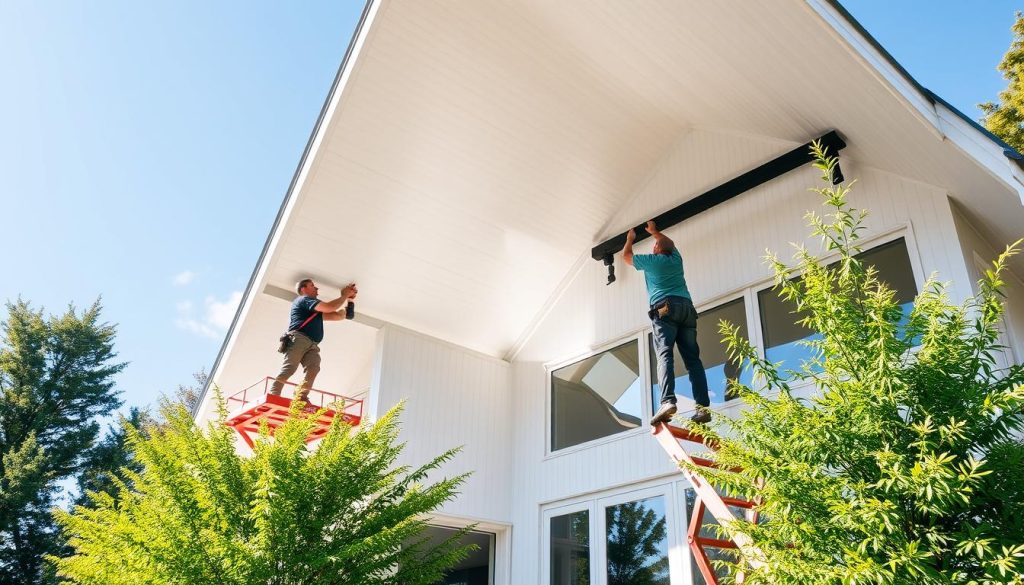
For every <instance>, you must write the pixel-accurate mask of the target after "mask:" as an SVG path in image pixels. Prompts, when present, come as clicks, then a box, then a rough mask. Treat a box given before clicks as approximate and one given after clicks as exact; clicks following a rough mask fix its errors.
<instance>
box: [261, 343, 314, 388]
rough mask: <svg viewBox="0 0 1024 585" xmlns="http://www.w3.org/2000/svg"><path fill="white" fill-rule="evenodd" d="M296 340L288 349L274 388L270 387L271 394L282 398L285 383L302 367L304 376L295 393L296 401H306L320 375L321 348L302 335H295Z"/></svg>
mask: <svg viewBox="0 0 1024 585" xmlns="http://www.w3.org/2000/svg"><path fill="white" fill-rule="evenodd" d="M294 338H295V341H293V342H292V345H291V347H289V348H288V352H287V353H285V354H284V363H283V364H281V371H280V372H279V373H278V374H277V377H276V380H275V381H274V384H273V386H271V387H270V393H271V394H274V395H275V396H280V395H281V390H282V389H283V388H284V383H285V382H287V381H288V378H291V377H292V374H294V373H295V370H297V369H299V366H300V365H301V366H302V373H303V374H304V376H303V380H302V382H301V383H300V384H299V388H298V389H297V390H296V392H295V399H297V400H305V399H306V395H307V394H309V390H310V388H312V387H313V381H314V380H316V375H317V374H319V373H320V346H319V345H317V343H316V342H315V341H313V340H312V339H310V338H308V337H306V336H305V335H303V334H302V333H295V334H294Z"/></svg>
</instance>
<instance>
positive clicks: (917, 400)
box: [707, 148, 1024, 585]
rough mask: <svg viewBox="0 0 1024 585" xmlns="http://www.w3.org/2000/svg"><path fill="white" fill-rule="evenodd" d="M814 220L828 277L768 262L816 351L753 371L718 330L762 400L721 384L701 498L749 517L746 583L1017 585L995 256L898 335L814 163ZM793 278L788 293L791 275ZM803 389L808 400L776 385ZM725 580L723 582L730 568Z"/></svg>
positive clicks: (895, 309) (834, 195)
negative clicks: (712, 486)
mask: <svg viewBox="0 0 1024 585" xmlns="http://www.w3.org/2000/svg"><path fill="white" fill-rule="evenodd" d="M815 154H816V156H817V157H818V160H817V167H818V168H819V169H821V171H822V174H823V177H822V178H823V180H824V181H825V184H826V185H828V186H827V187H825V188H822V189H816V190H815V191H816V192H817V193H819V194H820V195H821V196H822V198H823V199H824V202H825V204H826V206H827V207H828V208H829V209H830V214H829V215H828V216H826V218H824V219H823V218H821V217H819V216H817V215H816V214H813V213H811V214H808V219H809V223H810V225H811V226H812V227H813V234H814V235H815V236H819V237H821V238H822V241H823V242H824V245H825V248H826V249H827V251H828V252H829V253H832V254H836V255H838V257H839V260H838V261H837V262H835V263H831V264H824V263H822V262H819V260H818V259H817V258H815V256H814V255H812V254H811V253H810V252H809V251H807V250H805V249H803V248H800V249H799V250H798V251H797V256H796V258H797V265H796V268H795V269H790V268H787V267H786V266H785V265H784V264H783V263H781V262H780V261H779V260H778V259H777V258H775V257H774V256H771V255H770V256H769V260H770V262H771V263H772V265H773V266H774V268H775V275H776V284H777V287H778V291H779V294H781V295H782V296H783V297H785V298H786V299H789V300H790V301H791V302H793V303H795V306H796V307H797V308H798V315H799V316H800V319H801V321H802V323H803V324H804V325H806V326H808V327H810V328H811V329H814V330H816V331H819V332H821V333H822V335H821V336H820V339H819V338H814V339H813V340H811V341H807V342H806V343H807V344H808V345H810V346H811V347H812V348H813V349H814V350H815V351H814V353H815V354H816V355H817V357H814V358H812V359H811V360H810V361H808V362H807V363H805V364H803V365H802V366H801V368H800V370H799V371H797V372H782V371H780V369H779V367H778V366H777V365H775V364H772V363H769V362H767V361H765V360H764V359H762V358H760V357H759V356H758V355H757V353H756V352H755V351H754V348H752V347H751V345H750V344H749V342H747V341H746V340H745V339H743V338H742V337H740V336H739V331H738V328H737V327H735V326H731V325H729V324H728V323H724V322H723V323H722V324H721V327H722V332H723V334H725V335H726V337H727V339H728V342H729V346H730V351H731V352H732V353H733V354H734V355H739V356H742V357H743V358H744V359H745V360H747V361H748V363H750V364H751V365H752V367H753V368H754V373H755V379H756V380H758V381H760V382H762V383H763V385H764V389H763V391H762V392H760V393H759V392H754V391H752V390H751V389H750V388H747V387H744V386H742V385H739V384H734V390H736V391H737V392H739V393H740V395H741V396H742V398H743V400H744V403H745V404H744V412H743V413H742V414H741V415H740V416H739V417H737V418H736V419H733V420H724V421H722V425H723V426H722V428H721V429H720V430H721V431H722V432H720V433H718V434H714V433H712V432H711V430H710V429H707V430H708V433H709V435H710V436H711V437H716V438H719V440H720V447H721V448H720V450H719V451H718V452H717V454H716V457H717V458H718V460H719V462H720V463H721V464H723V465H724V466H726V467H733V466H736V467H740V468H742V471H741V472H740V473H738V474H732V473H725V472H712V473H711V475H712V477H713V479H714V481H715V482H717V483H719V484H721V485H722V486H724V487H725V488H726V489H728V490H730V491H732V492H735V493H740V494H743V495H745V496H746V497H749V498H760V499H762V500H763V503H762V505H761V506H760V511H761V513H762V514H764V515H765V516H766V517H767V518H768V521H767V522H766V523H764V524H759V525H756V526H753V525H750V524H748V523H746V522H745V521H737V522H734V523H730V524H729V526H728V527H727V528H728V529H729V530H739V531H742V532H744V533H747V534H749V535H750V536H751V537H752V538H753V540H754V542H755V543H756V545H757V549H758V550H756V551H755V550H748V551H746V553H745V554H746V556H747V558H748V559H752V560H754V561H760V562H761V563H763V564H761V565H760V567H759V568H758V569H756V570H753V571H751V572H749V573H748V575H747V578H748V581H747V582H748V583H816V584H844V585H845V584H851V585H853V584H869V583H870V584H883V583H884V584H888V583H893V584H903V583H919V584H932V583H935V584H938V583H963V584H993V583H1021V582H1022V581H1021V577H1020V574H1021V573H1024V486H1022V483H1024V482H1022V481H1021V478H1022V462H1024V443H1022V442H1021V431H1022V430H1024V416H1022V405H1024V386H1022V382H1024V368H1022V367H1021V366H1020V365H1014V366H1012V367H1010V368H1009V369H1003V370H1000V369H999V368H998V366H997V353H998V352H999V351H1000V349H1001V348H1000V346H999V345H998V336H999V330H998V325H999V322H1000V320H1001V317H1002V314H1003V306H1002V296H1001V294H1002V293H1001V292H1000V291H1001V289H1002V287H1003V281H1002V280H1001V275H1002V273H1003V271H1004V270H1005V269H1006V263H1007V260H1008V259H1009V258H1010V257H1011V256H1012V255H1014V254H1016V252H1017V249H1016V248H1017V246H1018V245H1019V244H1020V242H1018V243H1017V244H1014V245H1013V246H1011V247H1009V248H1007V250H1006V252H1005V253H1003V254H1002V255H1001V256H1000V257H999V258H998V259H997V260H996V261H995V262H994V264H993V267H992V269H991V270H989V271H987V273H986V274H985V277H984V279H983V280H982V281H981V282H980V288H979V292H978V294H977V296H975V297H972V298H969V299H967V300H966V301H965V302H964V303H963V304H960V305H954V304H952V303H951V302H950V300H949V299H948V297H947V295H946V292H945V287H944V285H942V284H939V283H938V282H936V281H935V280H934V278H930V279H929V280H928V282H927V283H926V284H925V285H924V287H923V290H922V291H921V292H920V294H919V295H918V296H917V298H916V300H915V302H914V308H913V309H912V311H911V314H910V315H909V321H908V320H907V319H906V318H905V317H906V316H904V315H903V314H902V311H901V309H900V307H899V305H898V304H897V302H896V301H895V299H894V293H893V291H892V290H891V289H890V288H889V287H888V286H886V285H885V284H884V283H883V282H881V281H880V280H879V279H878V275H877V273H876V271H875V270H874V268H873V267H870V266H864V265H863V264H862V263H861V262H860V261H858V260H857V259H856V258H855V255H856V254H857V253H858V251H859V250H858V248H857V239H858V234H859V232H860V230H861V221H862V219H863V217H864V213H863V212H860V211H855V210H853V209H851V208H850V206H849V204H848V203H847V195H848V193H849V189H850V188H849V187H845V186H838V187H832V186H831V181H830V180H829V179H830V177H831V175H832V171H833V168H834V165H835V163H836V159H833V158H828V157H827V156H826V153H824V152H823V151H821V149H820V148H815ZM797 275H800V276H801V278H799V279H795V278H794V276H797ZM798 379H803V380H811V381H812V382H813V384H812V389H805V390H804V391H795V390H794V389H793V388H792V387H791V384H792V383H793V382H794V381H796V380H798ZM730 569H732V570H735V569H736V566H732V567H730Z"/></svg>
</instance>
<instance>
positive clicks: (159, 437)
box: [53, 402, 468, 585]
mask: <svg viewBox="0 0 1024 585" xmlns="http://www.w3.org/2000/svg"><path fill="white" fill-rule="evenodd" d="M399 411H400V406H399V407H396V408H395V409H392V411H390V412H388V413H387V414H386V415H384V416H383V417H382V418H381V419H380V420H378V421H377V422H376V423H375V424H373V425H372V426H367V427H365V428H364V427H361V428H359V429H358V430H356V429H352V428H350V427H348V426H346V425H345V424H343V423H342V422H341V419H340V418H336V419H335V421H334V423H333V425H332V427H331V429H330V431H329V433H328V434H327V435H326V436H325V437H324V438H323V440H322V441H321V442H320V443H319V445H318V446H317V448H316V449H315V450H313V451H310V450H309V449H308V448H307V445H306V442H305V438H306V437H307V436H308V435H309V433H310V431H311V430H312V429H313V425H314V420H313V417H311V416H305V415H303V414H301V412H299V411H297V410H294V409H293V411H292V413H291V416H290V418H289V420H288V421H287V422H286V423H285V424H283V425H282V426H281V427H280V428H278V429H277V431H276V433H275V435H274V438H273V439H270V438H268V436H267V433H266V429H264V432H263V433H262V434H261V438H260V439H259V440H258V441H257V444H256V448H255V451H254V453H253V455H252V456H251V457H243V456H240V455H239V454H238V453H237V452H236V449H235V442H236V437H235V434H234V433H235V432H234V431H233V430H232V429H230V428H228V427H226V426H224V425H223V424H222V423H223V420H224V416H225V413H224V412H223V408H222V409H221V417H220V419H219V420H217V421H215V422H212V423H210V424H209V426H208V427H207V428H206V429H205V430H203V429H201V428H199V427H198V426H196V424H195V423H194V422H193V420H192V417H191V415H190V414H189V412H188V411H187V410H186V409H185V408H184V407H183V406H182V405H181V404H180V403H179V404H171V403H169V402H165V404H164V405H163V408H162V413H163V417H164V419H165V420H166V424H163V425H158V426H155V427H151V429H150V436H148V437H147V436H143V435H142V434H140V433H139V431H137V430H135V429H132V428H131V427H129V430H128V443H129V446H130V447H131V449H132V450H133V451H134V454H135V458H136V460H137V461H138V462H140V463H141V465H142V470H141V471H139V472H131V471H127V472H126V476H127V481H125V482H121V483H120V487H119V490H118V494H117V495H118V499H116V500H115V498H114V497H112V496H110V495H109V494H107V493H105V492H98V493H94V494H92V498H93V506H92V507H84V506H80V507H77V508H75V510H74V511H73V512H71V513H58V515H57V517H58V521H59V522H60V524H61V525H62V527H63V528H64V531H65V534H66V535H67V536H68V540H69V543H70V544H71V546H72V547H73V548H74V550H75V554H74V555H72V556H69V557H66V558H62V559H53V561H54V562H55V563H56V564H57V567H58V571H59V573H60V574H61V575H62V576H64V577H67V578H69V579H71V580H72V581H73V582H75V583H83V584H96V585H99V584H103V585H118V584H125V585H156V584H169V583H174V584H176V585H188V584H196V585H199V584H207V583H220V584H232V583H237V584H239V585H242V584H246V585H249V584H252V583H265V584H304V583H360V584H364V585H372V584H374V583H408V584H415V583H432V582H435V581H437V580H439V579H440V578H441V577H442V576H443V574H444V571H445V570H446V569H447V568H449V567H451V566H452V565H454V564H455V563H457V562H458V561H459V560H461V559H462V558H464V557H465V555H466V554H467V552H468V550H467V549H466V548H462V547H459V546H458V544H457V539H459V538H461V537H462V535H463V534H464V531H462V532H459V533H457V534H456V535H454V536H453V537H452V538H451V539H449V540H447V541H445V542H444V543H443V544H442V545H440V546H438V547H434V548H431V547H430V545H429V544H428V543H427V539H426V537H424V536H422V531H423V529H424V528H425V526H426V525H425V523H424V518H425V515H427V514H429V513H430V512H431V511H433V510H436V509H437V508H438V507H439V506H441V505H442V504H443V503H444V502H446V501H449V500H451V499H452V498H453V497H455V495H456V493H457V492H456V490H457V489H458V487H459V486H460V485H461V484H462V483H463V482H464V481H465V479H466V476H457V477H454V478H446V479H442V480H440V481H438V482H436V483H432V484H426V483H425V482H426V479H427V476H428V475H429V474H430V473H431V472H433V471H434V470H436V469H438V468H439V467H440V466H441V465H442V464H444V463H445V462H447V461H449V460H451V458H452V457H453V456H454V455H455V454H456V452H457V450H455V449H453V450H451V451H447V452H445V453H443V454H441V455H440V456H438V457H437V458H435V459H433V460H432V461H430V462H428V463H427V464H425V465H423V466H421V467H419V468H416V469H412V468H409V467H406V466H396V464H395V462H396V460H397V458H398V456H399V454H400V452H401V450H402V445H401V444H396V440H397V437H398V413H399ZM129 485H130V486H131V487H129Z"/></svg>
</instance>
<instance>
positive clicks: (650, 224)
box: [647, 219, 658, 236]
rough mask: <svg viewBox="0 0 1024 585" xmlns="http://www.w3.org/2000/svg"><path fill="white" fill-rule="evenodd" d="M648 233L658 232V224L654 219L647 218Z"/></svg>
mask: <svg viewBox="0 0 1024 585" xmlns="http://www.w3.org/2000/svg"><path fill="white" fill-rule="evenodd" d="M647 233H649V234H651V235H652V236H653V235H655V234H657V233H658V226H656V225H654V220H653V219H649V220H647Z"/></svg>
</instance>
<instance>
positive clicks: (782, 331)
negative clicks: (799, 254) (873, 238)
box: [757, 238, 917, 370]
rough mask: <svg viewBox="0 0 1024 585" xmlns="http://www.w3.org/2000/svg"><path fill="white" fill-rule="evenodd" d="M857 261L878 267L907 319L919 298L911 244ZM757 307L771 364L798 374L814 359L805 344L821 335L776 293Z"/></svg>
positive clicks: (761, 297) (762, 297) (898, 243)
mask: <svg viewBox="0 0 1024 585" xmlns="http://www.w3.org/2000/svg"><path fill="white" fill-rule="evenodd" d="M857 258H858V259H860V260H861V262H863V263H864V265H865V266H874V267H875V268H876V269H877V270H878V279H879V280H881V281H883V282H885V283H886V284H887V285H889V287H891V288H892V289H893V290H894V291H895V292H896V302H897V303H899V304H900V305H901V307H902V308H903V314H904V318H906V316H908V315H909V314H910V309H911V307H912V305H913V302H914V296H915V295H916V294H917V284H916V283H915V281H914V271H913V268H912V267H911V265H910V255H909V254H908V252H907V243H906V242H905V241H904V240H903V239H902V238H900V239H898V240H895V241H892V242H889V243H887V244H882V245H881V246H878V247H876V248H872V249H871V250H868V251H866V252H863V253H861V254H859V255H858V256H857ZM757 304H758V306H759V308H760V313H761V333H762V336H763V338H764V354H765V358H766V359H768V361H771V362H782V367H783V368H784V369H785V368H788V369H794V370H795V369H798V368H800V365H801V363H802V362H804V361H806V360H809V359H811V358H813V357H814V355H813V353H812V351H813V350H812V349H811V348H810V347H807V346H806V345H804V343H803V342H806V341H810V340H814V339H820V338H821V334H820V333H818V332H816V331H813V330H811V329H808V328H806V327H804V326H802V325H800V324H799V323H797V321H798V320H799V319H800V315H798V314H797V312H796V306H795V305H794V304H793V303H790V302H788V301H786V300H784V299H782V298H780V297H779V294H778V291H776V290H775V289H773V288H768V289H764V290H762V291H759V292H758V293H757Z"/></svg>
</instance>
